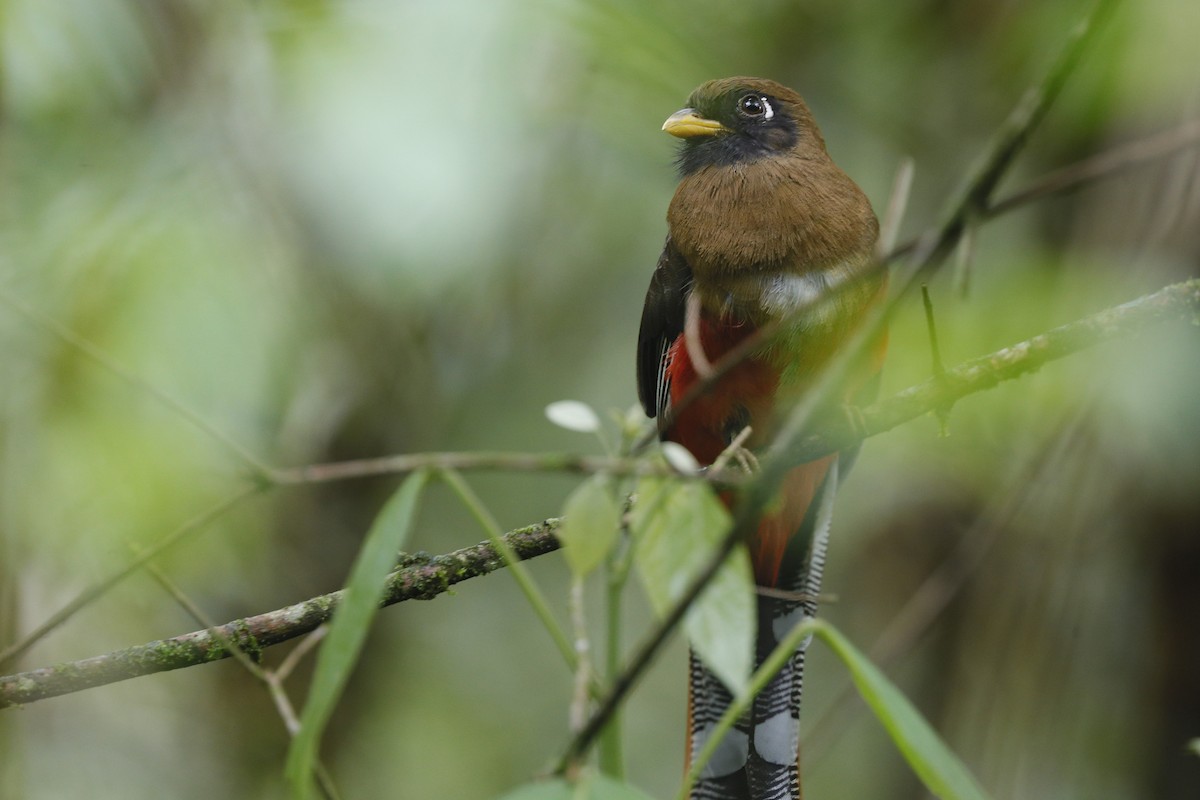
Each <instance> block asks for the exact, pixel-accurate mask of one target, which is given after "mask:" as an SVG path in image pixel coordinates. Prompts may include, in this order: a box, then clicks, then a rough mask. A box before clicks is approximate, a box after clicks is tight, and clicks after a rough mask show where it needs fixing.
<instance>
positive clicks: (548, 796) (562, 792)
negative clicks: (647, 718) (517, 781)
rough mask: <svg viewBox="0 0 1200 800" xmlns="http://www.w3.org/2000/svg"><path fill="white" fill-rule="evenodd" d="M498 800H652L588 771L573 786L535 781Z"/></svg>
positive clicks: (621, 784)
mask: <svg viewBox="0 0 1200 800" xmlns="http://www.w3.org/2000/svg"><path fill="white" fill-rule="evenodd" d="M500 800H652V798H651V797H650V795H648V794H646V793H645V792H643V791H641V790H640V789H637V788H635V787H633V786H630V785H629V784H627V783H622V782H621V781H618V780H615V779H613V778H610V777H608V776H607V775H602V774H601V773H599V772H593V771H588V772H587V773H586V774H585V775H584V777H583V778H581V779H580V780H579V782H578V783H576V784H575V785H573V786H572V785H571V784H570V783H567V782H566V781H564V780H553V781H538V782H537V783H528V784H526V785H524V786H522V787H520V788H517V789H514V790H513V791H511V792H509V793H508V794H506V795H504V796H503V797H501V798H500Z"/></svg>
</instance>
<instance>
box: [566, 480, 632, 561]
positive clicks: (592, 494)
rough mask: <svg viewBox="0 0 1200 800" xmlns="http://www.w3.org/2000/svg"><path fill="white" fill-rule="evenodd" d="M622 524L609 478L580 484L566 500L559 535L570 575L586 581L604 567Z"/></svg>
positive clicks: (619, 510)
mask: <svg viewBox="0 0 1200 800" xmlns="http://www.w3.org/2000/svg"><path fill="white" fill-rule="evenodd" d="M620 524H621V509H620V508H619V507H618V506H617V499H616V497H615V495H614V493H613V489H612V483H611V481H610V480H609V479H608V478H607V477H606V476H604V475H593V476H592V477H591V478H589V479H587V480H586V481H584V482H583V483H581V484H579V486H578V487H576V489H575V491H573V492H571V494H570V496H569V497H568V498H567V502H566V505H565V506H564V507H563V521H562V524H561V525H560V526H559V528H558V532H557V534H556V535H557V536H558V540H559V541H560V542H562V545H563V555H564V556H565V557H566V559H567V566H569V567H570V568H571V571H572V572H574V573H575V574H576V575H578V576H580V577H583V576H585V575H587V574H588V573H589V572H591V571H592V570H593V569H595V568H596V567H598V566H599V565H600V564H602V563H603V562H604V557H605V556H606V555H608V551H609V550H610V549H611V548H612V546H613V544H614V543H615V542H616V540H617V533H618V530H619V527H620Z"/></svg>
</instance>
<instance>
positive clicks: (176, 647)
mask: <svg viewBox="0 0 1200 800" xmlns="http://www.w3.org/2000/svg"><path fill="white" fill-rule="evenodd" d="M1189 315H1191V316H1196V315H1200V279H1193V280H1190V281H1186V282H1183V283H1176V284H1172V285H1170V286H1167V287H1164V288H1163V289H1160V290H1158V291H1157V292H1154V293H1153V294H1149V295H1146V296H1144V297H1140V298H1138V299H1136V300H1132V301H1130V302H1128V303H1124V304H1122V305H1119V306H1115V307H1112V308H1108V309H1105V310H1103V311H1100V312H1097V313H1095V314H1092V315H1091V316H1088V317H1084V318H1083V319H1080V320H1077V321H1075V322H1071V323H1068V324H1066V325H1062V326H1060V327H1058V328H1055V329H1053V330H1051V331H1048V332H1046V333H1044V334H1041V335H1039V336H1035V337H1033V338H1032V339H1028V340H1026V341H1024V342H1020V343H1019V344H1015V345H1012V346H1011V347H1006V348H1004V349H1002V350H998V351H996V352H994V353H991V354H989V355H986V356H983V357H982V358H977V359H974V360H972V361H967V362H965V363H963V364H960V365H959V366H957V367H954V368H953V369H949V370H947V371H946V372H945V373H944V374H943V375H942V377H941V378H940V379H937V380H930V381H927V382H925V383H922V384H919V385H917V386H913V387H910V388H908V389H905V390H904V391H902V392H899V393H897V394H895V395H893V396H892V397H890V398H888V399H886V400H883V401H880V402H878V403H875V404H874V405H871V406H869V407H867V408H865V409H862V410H861V412H860V413H857V414H854V415H847V418H846V419H840V420H832V421H830V424H829V427H827V428H825V429H824V430H823V431H822V432H821V433H814V434H811V435H808V436H805V437H803V438H801V439H799V440H798V441H797V442H796V443H795V444H794V445H793V447H792V448H790V449H789V450H788V451H787V453H786V454H785V458H786V459H789V461H788V463H791V464H798V463H803V462H806V461H811V460H812V459H814V458H818V457H820V456H822V455H825V454H827V453H832V452H837V451H839V450H842V449H845V448H846V447H848V446H851V445H853V444H855V443H857V442H859V441H862V440H863V439H865V438H868V437H871V436H875V435H877V434H879V433H883V432H884V431H888V430H891V429H892V428H894V427H896V426H897V425H900V424H902V423H904V422H907V421H909V420H912V419H915V418H916V417H918V416H920V415H922V414H926V413H928V412H930V411H933V410H935V409H937V408H938V407H940V406H942V405H944V404H946V403H952V402H954V401H957V400H960V399H961V398H963V397H966V396H968V395H971V394H975V393H977V392H982V391H985V390H987V389H990V388H992V387H994V386H996V385H997V384H998V383H1000V382H1001V381H1005V380H1011V379H1013V378H1017V377H1020V376H1021V375H1024V374H1026V373H1029V372H1033V371H1035V370H1037V369H1039V368H1040V367H1042V366H1044V365H1045V364H1047V363H1048V362H1051V361H1054V360H1057V359H1060V358H1064V357H1066V356H1068V355H1071V354H1073V353H1076V352H1078V351H1080V350H1082V349H1084V348H1087V347H1091V346H1093V345H1097V344H1100V343H1103V342H1107V341H1111V340H1113V339H1118V338H1126V337H1130V336H1134V335H1136V334H1138V333H1140V332H1141V331H1143V330H1145V329H1147V328H1149V327H1151V326H1153V325H1156V324H1160V323H1163V322H1167V321H1170V320H1178V319H1185V318H1187V317H1188V316H1189ZM851 419H853V423H852V422H851ZM713 477H714V478H715V479H716V480H723V479H725V476H721V475H717V476H713ZM558 524H559V520H557V519H551V520H546V521H545V522H542V523H539V524H537V525H530V526H528V527H525V528H520V529H518V530H515V531H511V532H509V533H507V534H505V537H504V539H505V541H506V542H507V543H508V545H509V546H510V547H511V548H512V549H513V551H514V552H515V553H516V555H517V556H518V557H520V558H521V559H522V560H524V559H530V558H534V557H536V556H540V555H544V554H545V553H549V552H552V551H554V550H557V549H558V547H559V543H558V540H557V539H556V538H555V536H554V532H555V530H556V529H557V528H558ZM737 530H738V531H740V529H737ZM740 535H741V534H740V533H735V534H731V535H730V536H729V537H728V538H727V539H726V540H725V542H723V543H722V545H721V547H720V549H719V551H718V553H717V554H716V556H715V557H714V558H713V560H712V563H711V564H710V565H709V567H710V568H708V569H705V570H704V571H703V572H702V573H701V574H700V575H699V576H697V578H696V579H695V580H694V581H693V585H692V586H691V587H690V591H688V592H687V593H685V595H684V597H683V600H685V601H686V600H687V599H688V598H690V597H692V596H693V594H698V593H699V592H700V591H702V590H703V587H704V584H705V583H706V579H707V578H708V577H709V575H710V572H711V573H712V574H715V572H716V571H717V570H718V569H719V568H720V564H721V562H722V561H723V556H724V555H725V554H727V553H728V552H730V551H732V550H733V548H734V547H735V546H736V544H737V542H738V541H740V538H739V537H740ZM502 566H504V560H503V558H502V557H501V556H500V555H499V554H498V553H497V552H496V550H495V548H494V547H492V545H490V544H489V543H486V542H485V543H482V544H478V545H475V546H473V547H468V548H465V549H462V550H457V551H455V552H453V553H448V554H446V555H442V556H424V555H415V556H406V557H405V559H404V560H403V561H402V563H401V564H400V568H399V569H397V570H396V571H395V572H393V573H392V574H391V576H389V578H388V586H387V590H386V592H385V595H384V599H383V605H392V604H394V603H399V602H402V601H404V600H429V599H432V598H434V597H436V596H437V595H439V594H441V593H442V592H444V591H446V590H447V589H448V588H449V587H450V586H453V585H454V584H456V583H460V582H462V581H465V580H468V579H470V578H474V577H478V576H481V575H487V574H488V573H490V572H494V571H495V570H497V569H499V568H500V567H502ZM341 596H342V593H341V592H340V591H339V592H332V593H330V594H326V595H321V596H319V597H314V598H311V599H309V600H305V601H304V602H301V603H297V604H295V605H292V606H288V607H286V608H281V609H278V610H275V611H269V612H267V613H265V614H259V615H258V616H254V617H246V618H244V619H239V620H234V621H233V622H229V623H227V624H225V625H222V626H219V627H218V628H217V629H216V630H217V631H219V635H214V634H213V633H210V632H209V631H208V630H204V631H196V632H193V633H188V634H184V635H182V636H176V637H174V638H171V639H164V640H160V641H156V642H149V643H147V644H143V645H138V646H136V647H130V648H127V649H125V650H119V651H117V652H113V653H108V654H105V655H102V656H96V657H94V658H88V659H84V660H82V661H74V662H71V663H68V664H60V665H57V666H53V667H45V668H42V669H35V670H31V671H29V672H22V673H19V674H16V675H9V676H5V677H0V708H4V707H6V706H12V705H18V704H21V703H31V702H34V701H36V700H42V699H45V698H48V697H56V696H58V695H63V694H69V693H71V692H77V691H80V690H82V689H88V688H92V687H94V686H102V685H104V684H108V683H115V682H117V681H122V680H127V679H129V678H135V677H139V676H141V675H149V674H152V673H155V672H165V671H167V670H173V669H180V668H182V667H190V666H195V665H197V664H205V663H208V662H210V661H217V660H220V659H223V658H227V657H229V656H230V652H229V650H228V647H227V645H226V644H225V643H223V642H222V641H220V639H221V638H225V639H226V641H230V642H234V643H236V645H237V646H238V647H239V648H241V649H242V650H244V651H249V652H250V653H252V654H254V653H258V652H260V651H261V650H262V649H263V648H266V647H270V646H272V645H275V644H280V643H281V642H285V641H287V640H289V639H294V638H296V637H298V636H302V635H304V634H306V633H308V632H309V631H311V630H313V629H314V628H316V627H317V626H318V625H320V624H322V623H323V622H325V621H327V620H328V619H329V618H330V617H331V616H332V615H333V612H334V611H335V610H336V609H337V605H338V603H339V602H340V600H341ZM686 608H687V603H686V602H681V603H679V607H678V608H677V609H676V613H675V614H673V615H671V616H669V617H668V618H666V619H664V621H663V623H660V625H659V626H657V627H656V628H655V629H654V630H653V631H651V633H650V635H649V636H648V637H647V638H646V639H645V641H644V642H643V643H642V644H641V646H640V647H638V648H637V649H636V651H635V654H634V656H633V658H632V659H631V661H630V663H629V665H628V666H627V667H626V669H625V671H624V672H623V673H622V674H621V675H620V676H618V679H617V682H616V683H615V684H614V687H613V688H612V689H611V690H610V692H609V694H608V695H607V696H606V698H605V700H604V701H603V702H602V703H601V706H600V709H599V710H598V711H597V713H595V714H593V716H592V719H591V720H589V724H588V726H586V727H585V728H584V729H583V731H581V733H580V738H579V739H578V740H577V742H576V743H575V744H574V745H573V746H572V748H571V749H570V750H569V751H568V758H569V757H571V756H574V755H577V754H579V753H581V752H583V749H585V748H586V741H587V740H589V739H590V737H591V736H594V735H595V734H596V733H599V730H600V728H601V727H603V720H604V719H605V718H606V717H604V716H603V715H602V714H600V711H602V710H604V709H609V710H608V712H607V713H611V711H612V710H615V708H616V706H617V705H619V703H620V701H621V698H622V697H624V695H625V694H626V693H627V692H628V690H629V689H630V688H632V686H633V684H634V683H635V682H636V678H637V675H638V674H640V672H641V670H643V669H645V667H646V666H648V665H649V664H650V662H651V661H652V660H653V658H654V656H655V654H656V653H657V651H658V648H659V647H660V646H661V644H662V643H663V641H665V639H666V637H667V636H668V635H669V632H670V630H671V628H672V627H673V626H674V624H676V623H677V622H678V619H679V618H681V617H682V615H683V614H684V613H685V611H686ZM668 623H669V624H668ZM593 728H594V730H593Z"/></svg>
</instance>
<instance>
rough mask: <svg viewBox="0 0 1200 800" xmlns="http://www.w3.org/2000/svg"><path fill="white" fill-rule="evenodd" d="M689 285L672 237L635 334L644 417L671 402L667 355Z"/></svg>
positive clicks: (652, 280) (676, 333) (688, 275)
mask: <svg viewBox="0 0 1200 800" xmlns="http://www.w3.org/2000/svg"><path fill="white" fill-rule="evenodd" d="M691 285H692V268H691V267H689V266H688V264H687V262H686V261H685V260H684V259H683V256H681V255H680V254H679V251H677V250H676V249H675V247H674V246H673V245H672V244H671V237H670V236H668V237H667V243H666V245H664V246H663V251H662V255H661V256H659V257H658V266H657V267H656V268H655V270H654V275H653V276H652V277H651V278H650V288H649V289H647V290H646V303H645V305H644V306H642V326H641V329H640V330H639V331H638V351H637V388H638V399H640V400H641V401H642V408H643V409H645V411H646V415H647V416H650V417H656V416H658V415H659V414H661V413H662V412H663V411H664V410H665V409H666V407H667V404H668V403H669V402H670V398H671V386H670V381H669V380H668V378H667V371H666V368H667V351H668V350H669V349H670V347H671V344H672V343H673V342H674V341H675V340H676V339H677V338H679V334H681V333H683V320H684V315H685V314H686V313H687V312H686V310H687V293H688V290H689V289H690V288H691Z"/></svg>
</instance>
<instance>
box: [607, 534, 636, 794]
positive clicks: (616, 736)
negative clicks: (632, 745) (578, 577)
mask: <svg viewBox="0 0 1200 800" xmlns="http://www.w3.org/2000/svg"><path fill="white" fill-rule="evenodd" d="M629 566H630V554H629V546H628V542H626V543H625V546H622V547H618V548H616V549H615V550H614V551H613V552H612V553H611V554H610V555H609V557H608V572H607V576H606V577H607V586H606V588H607V595H608V596H607V601H608V619H607V625H606V631H605V638H606V641H605V651H604V674H605V676H606V677H607V678H608V679H609V680H612V679H613V678H615V677H616V676H617V675H618V674H619V673H620V671H621V607H622V606H621V599H622V597H623V595H624V589H625V582H626V580H627V579H628V577H629ZM600 770H601V771H602V772H603V773H604V774H606V775H611V776H613V777H614V778H618V779H621V778H624V777H625V755H624V752H623V746H622V737H621V713H620V711H617V712H616V713H614V714H613V716H612V719H610V720H609V721H608V725H606V726H605V728H604V731H603V732H602V733H601V734H600Z"/></svg>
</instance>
